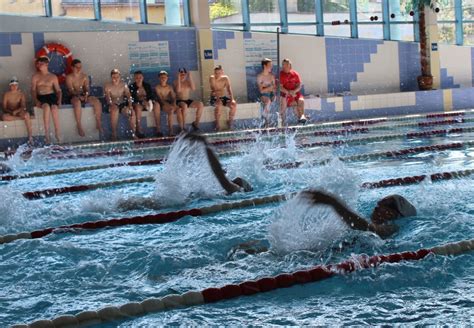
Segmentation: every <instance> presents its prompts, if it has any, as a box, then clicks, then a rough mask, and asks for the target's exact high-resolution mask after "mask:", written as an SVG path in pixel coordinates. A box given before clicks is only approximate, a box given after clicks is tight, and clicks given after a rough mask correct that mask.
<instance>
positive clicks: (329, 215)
mask: <svg viewBox="0 0 474 328" xmlns="http://www.w3.org/2000/svg"><path fill="white" fill-rule="evenodd" d="M349 229H350V228H349V227H348V226H347V225H346V224H345V223H344V222H343V221H342V220H341V219H340V217H339V215H338V214H337V213H336V212H335V211H334V210H333V209H332V208H331V207H330V206H326V205H318V206H313V205H312V204H310V202H308V200H306V199H303V198H301V197H299V196H297V197H295V198H293V199H291V200H289V201H288V202H286V203H285V204H284V205H283V206H282V207H280V209H279V210H278V213H277V214H276V218H275V220H274V221H273V222H272V223H271V224H270V226H269V229H268V240H269V241H270V245H271V248H272V249H273V250H274V251H275V252H277V253H280V254H287V253H291V252H294V251H298V250H312V251H322V250H325V249H327V248H328V247H330V246H331V245H333V244H334V243H338V242H339V241H341V240H342V239H343V238H344V237H345V236H346V234H347V233H348V231H349Z"/></svg>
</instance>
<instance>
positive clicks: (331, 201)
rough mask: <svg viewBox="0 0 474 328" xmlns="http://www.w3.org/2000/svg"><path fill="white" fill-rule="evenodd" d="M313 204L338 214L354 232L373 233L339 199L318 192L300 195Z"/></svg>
mask: <svg viewBox="0 0 474 328" xmlns="http://www.w3.org/2000/svg"><path fill="white" fill-rule="evenodd" d="M302 195H303V196H304V197H307V198H308V199H310V200H311V201H312V202H313V203H314V204H326V205H329V206H332V208H333V209H334V210H335V211H336V212H337V214H339V215H340V216H341V217H342V219H343V220H344V222H345V223H346V224H347V225H348V226H349V227H350V228H352V229H354V230H362V231H374V230H373V227H372V225H371V224H369V223H368V222H367V221H366V220H365V219H363V218H361V217H360V216H358V215H357V214H356V213H354V212H353V211H351V210H350V209H349V208H347V206H345V205H344V204H343V203H342V202H341V201H340V200H339V199H337V198H336V197H334V196H331V195H328V194H326V193H324V192H322V191H318V190H307V191H304V192H303V193H302Z"/></svg>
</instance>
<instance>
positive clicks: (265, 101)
mask: <svg viewBox="0 0 474 328" xmlns="http://www.w3.org/2000/svg"><path fill="white" fill-rule="evenodd" d="M260 100H261V102H262V104H263V113H262V116H263V119H264V121H265V127H266V128H268V126H269V125H270V105H271V104H272V100H271V99H270V98H268V97H266V96H262V97H260Z"/></svg>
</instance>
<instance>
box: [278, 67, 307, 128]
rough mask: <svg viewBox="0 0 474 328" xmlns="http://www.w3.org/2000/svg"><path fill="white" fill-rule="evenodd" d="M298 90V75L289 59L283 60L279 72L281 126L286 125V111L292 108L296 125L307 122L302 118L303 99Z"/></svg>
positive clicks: (299, 80) (299, 87) (299, 82)
mask: <svg viewBox="0 0 474 328" xmlns="http://www.w3.org/2000/svg"><path fill="white" fill-rule="evenodd" d="M300 90H301V78H300V75H299V74H298V73H297V72H296V71H294V70H293V69H292V68H291V61H290V60H289V59H283V62H282V70H281V72H280V115H281V118H282V121H283V125H286V109H287V108H288V107H292V106H293V107H295V114H296V117H298V123H301V124H305V123H306V121H307V120H306V117H305V116H304V98H303V95H302V94H301V92H300Z"/></svg>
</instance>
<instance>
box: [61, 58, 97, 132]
mask: <svg viewBox="0 0 474 328" xmlns="http://www.w3.org/2000/svg"><path fill="white" fill-rule="evenodd" d="M66 87H67V91H68V94H69V97H70V98H71V105H72V108H73V109H74V117H75V118H76V124H77V133H78V134H79V135H80V136H81V137H84V136H85V133H84V128H83V127H82V123H81V107H82V106H83V105H85V104H90V105H92V108H93V109H94V115H95V126H96V129H97V130H99V133H100V134H101V135H102V132H103V131H102V123H101V117H102V104H101V103H100V101H99V99H97V98H96V97H93V96H89V77H88V76H87V74H85V73H83V72H82V62H81V61H80V60H79V59H74V60H73V61H72V72H71V73H70V74H68V75H67V76H66Z"/></svg>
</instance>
